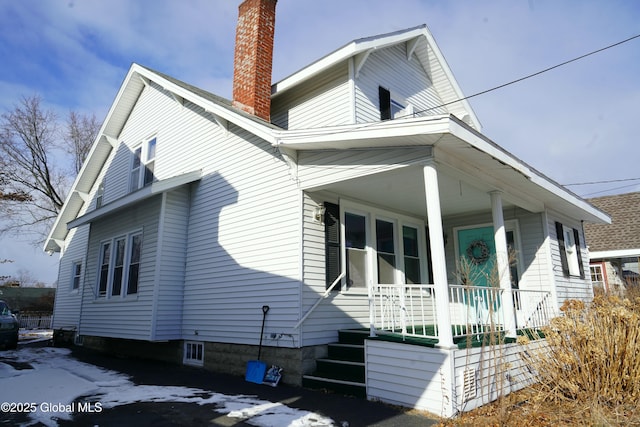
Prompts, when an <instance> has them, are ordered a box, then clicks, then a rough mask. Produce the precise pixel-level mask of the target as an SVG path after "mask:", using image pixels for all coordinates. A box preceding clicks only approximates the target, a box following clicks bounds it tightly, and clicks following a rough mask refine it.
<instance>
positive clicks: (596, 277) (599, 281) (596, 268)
mask: <svg viewBox="0 0 640 427" xmlns="http://www.w3.org/2000/svg"><path fill="white" fill-rule="evenodd" d="M589 270H590V272H591V284H593V286H597V287H600V288H602V289H604V274H602V265H601V264H595V265H591V266H589Z"/></svg>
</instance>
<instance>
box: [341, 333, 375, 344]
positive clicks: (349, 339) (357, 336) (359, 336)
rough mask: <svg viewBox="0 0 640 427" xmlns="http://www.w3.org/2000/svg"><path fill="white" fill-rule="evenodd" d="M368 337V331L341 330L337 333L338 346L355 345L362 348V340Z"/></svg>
mask: <svg viewBox="0 0 640 427" xmlns="http://www.w3.org/2000/svg"><path fill="white" fill-rule="evenodd" d="M368 336H369V330H368V329H341V330H339V331H338V342H339V343H340V344H357V345H362V346H364V340H365V339H367V337H368Z"/></svg>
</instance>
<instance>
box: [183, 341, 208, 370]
mask: <svg viewBox="0 0 640 427" xmlns="http://www.w3.org/2000/svg"><path fill="white" fill-rule="evenodd" d="M183 363H184V364H185V365H195V366H202V365H204V343H202V342H197V341H185V343H184V358H183Z"/></svg>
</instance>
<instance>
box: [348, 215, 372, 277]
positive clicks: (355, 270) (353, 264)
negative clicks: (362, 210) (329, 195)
mask: <svg viewBox="0 0 640 427" xmlns="http://www.w3.org/2000/svg"><path fill="white" fill-rule="evenodd" d="M344 229H345V251H346V255H347V286H349V287H357V288H365V289H366V287H367V231H366V230H367V221H366V217H365V216H363V215H357V214H353V213H345V215H344Z"/></svg>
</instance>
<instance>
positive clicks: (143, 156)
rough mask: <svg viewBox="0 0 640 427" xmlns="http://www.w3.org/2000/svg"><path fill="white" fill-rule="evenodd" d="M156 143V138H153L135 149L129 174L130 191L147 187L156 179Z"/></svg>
mask: <svg viewBox="0 0 640 427" xmlns="http://www.w3.org/2000/svg"><path fill="white" fill-rule="evenodd" d="M156 145H157V140H156V138H151V139H149V140H147V141H145V142H144V143H143V144H142V145H141V146H140V147H138V148H136V149H135V150H134V151H133V155H132V159H131V173H130V174H129V190H130V191H135V190H137V189H139V188H142V187H145V186H147V185H149V184H151V183H152V182H153V181H154V179H155V175H154V173H155V163H156Z"/></svg>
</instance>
